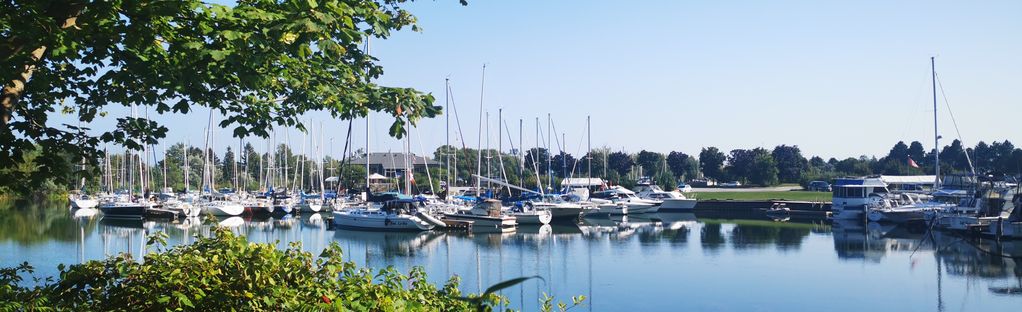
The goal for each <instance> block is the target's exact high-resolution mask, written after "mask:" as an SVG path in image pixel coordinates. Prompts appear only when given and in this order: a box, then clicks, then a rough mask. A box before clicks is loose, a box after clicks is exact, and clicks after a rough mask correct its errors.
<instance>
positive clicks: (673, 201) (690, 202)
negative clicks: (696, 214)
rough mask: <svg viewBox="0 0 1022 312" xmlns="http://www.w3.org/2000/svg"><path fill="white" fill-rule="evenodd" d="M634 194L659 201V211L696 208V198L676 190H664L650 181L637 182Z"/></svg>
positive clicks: (681, 210)
mask: <svg viewBox="0 0 1022 312" xmlns="http://www.w3.org/2000/svg"><path fill="white" fill-rule="evenodd" d="M635 189H636V190H637V193H636V195H637V196H639V198H642V199H648V200H654V201H659V202H660V209H659V211H662V212H691V211H692V210H693V209H695V208H696V200H695V199H692V198H687V197H685V195H684V194H682V193H681V192H678V191H674V192H668V191H664V190H663V189H662V188H660V186H658V185H656V184H652V183H646V184H642V183H640V184H638V185H636V186H635Z"/></svg>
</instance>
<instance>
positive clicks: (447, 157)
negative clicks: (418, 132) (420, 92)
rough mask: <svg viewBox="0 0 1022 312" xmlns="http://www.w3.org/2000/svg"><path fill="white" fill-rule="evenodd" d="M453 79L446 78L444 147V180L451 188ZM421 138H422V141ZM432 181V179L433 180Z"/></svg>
mask: <svg viewBox="0 0 1022 312" xmlns="http://www.w3.org/2000/svg"><path fill="white" fill-rule="evenodd" d="M450 90H451V79H450V78H444V112H445V114H444V117H445V118H446V119H447V120H446V121H447V125H446V127H445V128H444V130H445V131H444V133H445V134H446V142H447V143H446V145H447V147H446V148H445V149H444V168H446V169H445V171H444V180H445V181H446V184H447V188H448V189H450V187H451V186H452V185H451V100H450V95H451V91H450ZM419 143H422V142H421V139H420V142H419ZM431 183H432V181H431Z"/></svg>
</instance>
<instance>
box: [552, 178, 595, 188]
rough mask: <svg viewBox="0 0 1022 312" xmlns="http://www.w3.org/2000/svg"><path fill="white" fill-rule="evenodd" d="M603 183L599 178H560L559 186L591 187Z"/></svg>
mask: <svg viewBox="0 0 1022 312" xmlns="http://www.w3.org/2000/svg"><path fill="white" fill-rule="evenodd" d="M603 185H604V182H603V179H600V178H566V179H564V180H561V186H564V187H591V186H603Z"/></svg>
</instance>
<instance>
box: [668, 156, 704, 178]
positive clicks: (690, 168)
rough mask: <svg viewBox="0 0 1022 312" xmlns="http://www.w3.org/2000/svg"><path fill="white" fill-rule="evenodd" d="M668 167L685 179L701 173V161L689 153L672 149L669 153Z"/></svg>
mask: <svg viewBox="0 0 1022 312" xmlns="http://www.w3.org/2000/svg"><path fill="white" fill-rule="evenodd" d="M667 168H668V169H671V172H673V173H674V175H676V176H679V177H682V178H683V179H694V178H696V176H697V175H698V173H699V162H698V161H696V159H695V157H692V156H689V155H688V154H685V153H682V152H674V151H672V152H671V153H670V154H667Z"/></svg>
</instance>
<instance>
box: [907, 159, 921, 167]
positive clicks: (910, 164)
mask: <svg viewBox="0 0 1022 312" xmlns="http://www.w3.org/2000/svg"><path fill="white" fill-rule="evenodd" d="M908 166H909V167H912V168H919V164H917V163H916V161H915V160H912V157H909V158H908Z"/></svg>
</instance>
